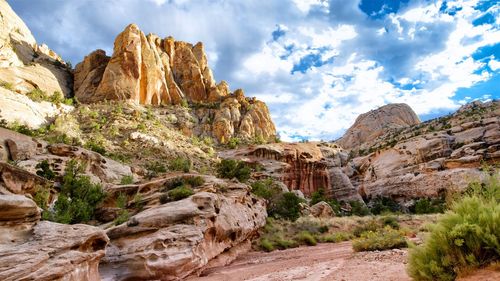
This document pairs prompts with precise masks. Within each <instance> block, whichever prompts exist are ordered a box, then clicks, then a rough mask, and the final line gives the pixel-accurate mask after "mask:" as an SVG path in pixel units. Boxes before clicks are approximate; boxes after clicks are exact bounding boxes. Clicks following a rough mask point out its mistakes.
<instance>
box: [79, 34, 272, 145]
mask: <svg viewBox="0 0 500 281" xmlns="http://www.w3.org/2000/svg"><path fill="white" fill-rule="evenodd" d="M74 91H75V96H76V98H77V99H78V100H79V101H80V102H84V103H93V102H98V101H103V100H131V101H134V102H136V103H138V104H144V105H160V104H181V103H182V102H183V101H184V102H188V103H189V104H190V105H191V106H192V107H194V108H195V109H196V110H195V112H194V113H193V116H192V117H193V119H195V120H194V122H193V123H192V124H184V125H183V128H181V130H182V131H183V132H185V133H186V134H187V135H193V134H194V135H199V136H202V135H203V136H211V137H214V138H215V139H216V140H217V141H218V142H221V143H226V142H228V141H229V139H230V138H232V137H239V138H242V139H246V140H253V139H254V138H262V139H263V140H273V138H274V136H275V135H276V129H275V127H274V124H273V122H272V120H271V118H270V114H269V110H268V109H267V106H266V105H265V104H264V103H263V102H261V101H258V100H255V99H250V98H246V97H245V96H244V94H243V91H242V90H236V91H235V92H234V93H230V91H229V86H228V85H227V83H226V82H224V81H222V82H220V83H219V84H216V83H215V80H214V78H213V75H212V71H211V70H210V68H209V67H208V63H207V58H206V55H205V51H204V48H203V44H202V43H198V44H196V45H194V46H193V45H191V44H189V43H186V42H181V41H175V40H174V39H173V38H172V37H168V38H165V39H161V38H159V37H158V36H156V35H153V34H148V35H145V34H144V33H143V32H142V31H141V30H139V28H138V27H137V25H135V24H131V25H129V26H127V27H126V28H125V30H124V31H123V32H122V33H120V34H119V35H118V37H117V38H116V40H115V45H114V51H113V55H112V57H111V58H109V57H107V56H106V54H105V53H104V51H101V50H97V51H95V52H93V53H91V54H90V55H88V56H87V57H85V59H84V61H83V62H81V63H80V64H78V65H77V66H76V70H75V83H74Z"/></svg>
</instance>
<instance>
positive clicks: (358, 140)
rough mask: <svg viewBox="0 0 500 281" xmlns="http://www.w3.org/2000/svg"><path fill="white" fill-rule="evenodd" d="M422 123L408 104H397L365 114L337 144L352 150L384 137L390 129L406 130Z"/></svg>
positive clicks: (359, 117) (357, 119)
mask: <svg viewBox="0 0 500 281" xmlns="http://www.w3.org/2000/svg"><path fill="white" fill-rule="evenodd" d="M418 123H420V119H418V116H417V115H416V114H415V112H414V111H413V109H411V107H409V106H408V105H407V104H403V103H395V104H388V105H384V106H382V107H380V108H378V109H375V110H372V111H370V112H367V113H363V114H361V115H360V116H358V118H356V121H355V122H354V125H352V126H351V127H350V128H349V129H348V130H347V132H346V133H345V134H344V136H343V137H342V138H340V139H339V140H338V141H337V143H338V144H339V145H340V146H342V147H343V148H344V149H352V148H356V147H359V146H361V145H363V144H365V143H368V142H370V141H371V140H373V139H375V138H376V137H378V136H381V135H383V134H384V133H386V132H387V131H388V130H389V129H397V128H404V127H407V126H412V125H416V124H418Z"/></svg>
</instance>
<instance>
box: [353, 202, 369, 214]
mask: <svg viewBox="0 0 500 281" xmlns="http://www.w3.org/2000/svg"><path fill="white" fill-rule="evenodd" d="M349 205H351V214H352V215H355V216H361V217H362V216H367V215H369V214H370V210H369V209H368V207H366V205H365V204H363V203H361V202H359V201H350V202H349Z"/></svg>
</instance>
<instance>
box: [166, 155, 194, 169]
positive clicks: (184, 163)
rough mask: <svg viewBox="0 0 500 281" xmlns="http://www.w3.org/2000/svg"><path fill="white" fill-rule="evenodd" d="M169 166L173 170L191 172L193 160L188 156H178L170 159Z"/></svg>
mask: <svg viewBox="0 0 500 281" xmlns="http://www.w3.org/2000/svg"><path fill="white" fill-rule="evenodd" d="M168 168H169V169H170V170H171V171H181V172H184V173H189V170H190V169H191V161H190V160H189V159H186V158H182V157H177V158H175V159H173V160H171V161H170V163H169V165H168Z"/></svg>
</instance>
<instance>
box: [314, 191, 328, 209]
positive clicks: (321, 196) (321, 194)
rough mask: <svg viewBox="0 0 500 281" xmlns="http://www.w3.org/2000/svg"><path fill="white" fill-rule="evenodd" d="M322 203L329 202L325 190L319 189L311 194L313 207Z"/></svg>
mask: <svg viewBox="0 0 500 281" xmlns="http://www.w3.org/2000/svg"><path fill="white" fill-rule="evenodd" d="M321 201H325V202H327V201H328V198H327V197H326V195H325V190H324V189H323V188H319V189H318V191H314V192H313V193H311V205H314V204H316V203H319V202H321Z"/></svg>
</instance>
